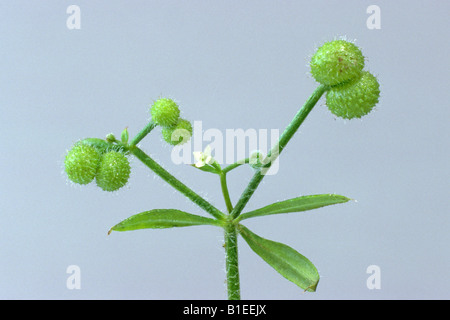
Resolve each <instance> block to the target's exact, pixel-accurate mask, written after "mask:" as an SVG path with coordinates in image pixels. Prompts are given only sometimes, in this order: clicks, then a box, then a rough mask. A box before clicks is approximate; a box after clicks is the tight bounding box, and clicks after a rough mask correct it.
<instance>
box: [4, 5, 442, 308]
mask: <svg viewBox="0 0 450 320" xmlns="http://www.w3.org/2000/svg"><path fill="white" fill-rule="evenodd" d="M73 5H74V6H73ZM371 5H376V7H371V8H369V7H370V6H371ZM373 8H378V9H379V11H378V13H379V15H378V18H377V19H378V20H376V19H375V18H376V17H374V16H372V15H373V14H374V12H375V11H376V10H375V11H373V10H371V9H373ZM368 9H369V10H368ZM449 9H450V5H449V2H448V1H433V2H425V1H375V2H369V1H359V0H358V1H314V2H311V1H253V0H250V1H166V0H164V1H94V2H93V1H81V0H80V1H73V2H72V1H70V2H69V1H60V0H58V1H39V2H37V1H34V2H32V1H1V3H0V39H1V44H0V66H1V69H0V70H1V72H0V82H1V83H0V108H1V117H0V122H1V123H0V125H1V132H2V139H1V140H2V142H1V146H2V152H1V154H0V159H1V160H0V161H1V169H0V174H1V179H0V181H1V182H0V298H2V299H226V297H227V296H226V287H225V282H224V281H225V271H224V268H225V256H224V250H223V247H222V244H223V232H222V230H221V229H220V228H216V227H211V226H197V227H190V228H177V229H166V230H139V231H134V232H123V233H119V232H113V233H112V234H111V235H109V236H108V235H107V232H108V230H109V228H110V227H111V226H113V225H114V224H116V223H117V222H119V221H121V220H122V219H124V218H127V217H129V216H131V215H133V214H136V213H139V212H142V211H146V210H150V209H156V208H174V209H179V210H184V211H187V212H190V213H193V214H199V215H205V216H207V214H206V213H204V212H203V211H202V210H201V209H200V208H198V207H197V206H195V205H194V204H192V203H191V202H190V201H189V200H187V199H186V198H184V197H183V196H181V195H180V194H179V193H178V192H176V191H175V190H174V189H173V188H172V187H170V186H169V185H167V184H166V183H165V182H163V181H162V180H161V179H160V178H158V177H155V175H154V174H153V173H152V172H150V171H149V170H148V169H147V168H146V167H145V166H144V165H143V164H142V163H140V162H139V161H137V160H136V159H132V161H131V162H132V176H131V178H130V180H129V184H128V185H127V187H125V188H123V189H121V190H120V191H119V192H116V193H113V194H111V193H107V192H103V191H102V190H100V189H99V188H97V187H96V186H95V183H94V184H91V185H89V186H86V187H80V186H75V185H73V184H71V183H69V182H68V181H67V178H66V175H65V174H64V169H63V161H64V155H65V153H66V150H68V149H69V148H70V147H71V146H72V144H73V143H74V142H75V141H76V140H78V139H82V138H87V137H98V138H103V137H105V135H106V134H108V133H111V132H112V133H114V134H116V135H117V136H119V135H120V132H121V131H122V130H123V129H124V128H125V127H128V130H129V132H130V136H134V135H135V134H136V133H137V132H138V131H139V130H141V129H142V128H143V127H144V126H145V124H146V123H147V121H148V120H149V119H150V114H149V107H150V105H151V104H152V102H153V101H154V100H155V99H157V98H159V97H170V98H173V99H175V100H176V101H177V102H178V103H179V105H180V108H181V112H182V116H183V117H185V118H187V119H189V120H191V121H201V124H202V130H203V131H202V132H196V135H197V138H198V137H199V138H198V139H200V141H201V142H202V143H201V148H204V147H206V145H207V144H208V143H209V142H211V141H208V139H211V137H209V138H208V137H206V136H205V135H203V133H205V132H208V130H213V131H209V132H210V133H211V132H216V133H217V132H221V133H223V137H222V138H223V139H224V141H223V142H224V145H225V143H226V141H225V139H226V137H225V132H226V130H227V129H229V130H230V129H243V130H257V131H259V130H262V131H264V130H266V131H267V132H271V130H278V131H279V132H280V133H281V132H282V131H283V130H284V128H285V127H286V126H287V125H288V124H289V122H290V121H291V119H292V117H293V116H294V115H295V113H296V112H297V110H298V109H299V108H300V107H301V105H302V104H303V103H304V102H305V100H306V99H307V98H308V97H309V96H310V94H311V93H312V92H313V91H314V89H315V88H316V87H317V83H316V82H315V81H314V79H313V78H312V77H311V76H310V74H309V67H308V63H309V59H310V57H311V55H312V54H313V53H314V52H315V50H316V48H317V47H318V46H319V45H320V44H322V43H323V42H324V41H329V40H333V39H336V38H339V37H343V36H345V37H346V38H347V39H348V40H351V41H355V43H356V44H357V45H359V46H360V48H361V49H362V51H363V54H364V55H365V56H366V57H367V61H366V66H365V69H366V70H369V71H371V72H372V73H373V74H375V75H376V76H377V77H378V78H379V81H380V85H381V97H380V102H379V104H378V105H377V106H376V109H375V110H374V111H373V112H372V113H370V114H369V115H368V116H366V117H364V118H362V119H361V120H359V119H356V120H351V121H348V120H347V121H346V120H343V119H340V118H336V117H334V116H333V115H332V114H331V113H330V112H329V111H328V110H327V108H326V106H325V101H324V98H322V99H321V100H320V102H319V103H318V105H317V106H316V107H315V108H314V109H313V111H312V112H311V114H310V115H309V116H308V118H307V119H306V121H305V122H304V124H303V126H302V127H301V128H300V130H299V131H298V132H297V133H296V135H295V136H294V137H293V139H292V140H291V141H290V143H289V144H288V146H287V148H286V149H285V151H284V152H283V153H282V154H281V158H280V161H279V168H278V171H277V173H276V174H274V175H271V176H267V177H265V179H264V180H263V183H262V184H261V185H260V187H259V188H258V189H257V191H256V192H255V194H254V196H253V197H252V198H251V200H250V202H249V203H248V206H247V207H246V210H251V209H256V208H259V207H262V206H265V205H267V204H270V203H273V202H276V201H280V200H284V199H288V198H293V197H297V196H300V195H308V194H318V193H337V194H341V195H345V196H347V197H350V198H352V199H355V200H356V201H351V202H348V203H345V204H340V205H335V206H330V207H325V208H321V209H317V210H314V211H309V212H303V213H290V214H285V215H274V216H266V217H260V218H255V219H252V220H246V221H245V225H246V226H247V227H248V228H250V229H251V230H252V231H253V232H255V233H257V234H258V235H260V236H262V237H265V238H268V239H271V240H274V241H279V242H283V243H286V244H288V245H289V246H291V247H293V248H294V249H296V250H297V251H299V252H300V253H302V254H303V255H305V256H306V257H308V258H309V259H310V260H311V261H312V262H313V263H314V264H315V265H316V267H317V269H318V270H319V273H320V275H321V280H320V282H319V285H318V287H317V292H315V293H304V292H303V290H302V289H300V288H298V287H297V286H296V285H294V284H292V283H291V282H289V281H287V280H286V279H284V278H282V277H281V276H280V275H279V274H278V273H277V272H276V271H274V270H273V269H272V268H271V267H270V266H269V265H267V264H266V263H265V262H264V261H263V260H262V259H261V258H260V257H259V256H257V255H256V254H255V253H254V252H253V251H251V249H250V248H249V247H248V246H247V244H246V243H245V242H244V241H243V240H242V238H240V239H239V254H240V255H239V263H240V272H241V274H240V275H241V294H242V298H243V299H299V300H303V299H448V298H450V296H449V290H448V288H449V287H450V279H449V277H448V270H449V267H450V263H449V241H450V237H449V232H448V231H449V190H450V188H449V187H450V185H449V180H450V179H449V178H450V175H449V155H450V152H449V140H448V137H449V135H450V132H449V131H450V130H449V116H450V111H449V110H450V109H449V103H448V102H449V100H450V94H449V90H448V88H449V83H448V70H449V67H450V66H449V59H448V52H449V50H450V47H449V42H448V39H449V30H450V28H449V22H448V12H449ZM374 19H375V20H374ZM198 135H199V136H198ZM207 138H208V139H207ZM214 138H215V139H220V137H219V138H217V136H216V137H214ZM140 146H141V148H142V149H143V150H144V151H146V152H148V153H149V154H150V155H151V156H152V157H154V159H156V160H157V161H158V162H159V163H161V164H162V165H163V166H164V167H165V168H166V169H167V170H169V171H170V172H172V173H173V174H174V175H175V176H176V177H177V178H179V179H180V180H181V181H183V182H184V183H185V184H187V185H188V186H190V187H191V188H192V189H194V190H195V191H196V192H198V193H199V194H201V195H202V196H204V197H205V198H206V199H207V200H208V201H210V202H211V203H213V204H215V205H216V206H217V207H218V208H219V209H221V210H225V204H224V202H223V199H222V195H221V192H220V186H219V181H218V179H217V177H216V176H213V175H211V174H208V173H204V172H201V171H199V170H196V169H194V168H192V167H189V166H188V165H187V164H175V163H174V162H173V161H172V155H171V152H172V148H171V147H169V146H168V145H167V144H165V143H164V142H163V141H162V139H161V136H160V129H159V128H157V129H155V130H154V131H153V132H152V133H151V134H150V136H148V137H147V138H146V139H145V140H143V141H142V142H141V143H140ZM191 151H200V150H191ZM235 160H238V159H235ZM192 161H194V159H193V158H192ZM251 176H252V170H251V169H250V168H249V167H248V166H243V167H240V168H237V169H235V171H232V172H230V173H229V175H228V182H229V188H230V194H231V198H232V201H233V203H236V201H237V199H238V198H239V196H240V194H241V192H242V191H243V189H244V188H245V186H246V185H247V183H248V181H249V179H250V178H251ZM375 273H377V274H378V276H379V277H378V281H379V283H377V284H379V286H375V288H374V287H373V286H374V284H375V282H374V278H371V277H372V276H373V275H374V274H375ZM75 274H78V276H79V277H78V278H77V279H78V280H79V282H78V283H77V284H79V287H77V286H75V287H74V286H73V285H74V284H75V282H71V281H72V280H73V278H71V276H73V275H75ZM77 279H75V280H77Z"/></svg>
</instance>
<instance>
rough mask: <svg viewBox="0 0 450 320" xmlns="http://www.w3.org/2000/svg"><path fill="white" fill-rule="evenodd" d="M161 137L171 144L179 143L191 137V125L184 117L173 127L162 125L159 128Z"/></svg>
mask: <svg viewBox="0 0 450 320" xmlns="http://www.w3.org/2000/svg"><path fill="white" fill-rule="evenodd" d="M161 134H162V136H163V139H164V140H165V141H166V142H167V143H169V144H171V145H173V146H176V145H181V144H184V143H186V142H188V141H189V139H190V138H191V137H192V125H191V123H190V122H189V121H187V120H185V119H180V120H179V121H178V122H177V124H176V125H175V126H173V127H164V128H162V130H161Z"/></svg>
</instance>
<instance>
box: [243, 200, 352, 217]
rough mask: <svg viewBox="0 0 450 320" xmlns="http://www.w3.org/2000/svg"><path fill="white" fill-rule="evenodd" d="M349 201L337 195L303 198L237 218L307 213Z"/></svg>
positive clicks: (272, 205)
mask: <svg viewBox="0 0 450 320" xmlns="http://www.w3.org/2000/svg"><path fill="white" fill-rule="evenodd" d="M349 200H350V199H349V198H347V197H344V196H340V195H337V194H317V195H311V196H302V197H297V198H293V199H289V200H285V201H280V202H275V203H272V204H270V205H268V206H265V207H263V208H260V209H256V210H253V211H249V212H245V213H243V214H241V215H240V216H239V217H238V218H237V221H240V220H244V219H248V218H253V217H260V216H267V215H270V214H278V213H289V212H300V211H307V210H312V209H317V208H320V207H325V206H329V205H332V204H338V203H344V202H347V201H349Z"/></svg>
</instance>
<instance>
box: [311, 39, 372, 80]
mask: <svg viewBox="0 0 450 320" xmlns="http://www.w3.org/2000/svg"><path fill="white" fill-rule="evenodd" d="M310 67H311V74H312V76H313V77H314V79H316V81H317V82H320V83H321V84H324V85H328V86H334V85H337V84H340V83H343V82H346V81H349V80H352V79H356V78H359V77H360V76H361V72H362V70H363V68H364V56H363V55H362V53H361V50H360V49H359V48H358V47H357V46H356V45H355V44H353V43H351V42H348V41H345V40H334V41H330V42H326V43H325V44H323V45H322V46H321V47H320V48H319V49H317V51H316V53H315V54H314V55H313V57H312V58H311V62H310Z"/></svg>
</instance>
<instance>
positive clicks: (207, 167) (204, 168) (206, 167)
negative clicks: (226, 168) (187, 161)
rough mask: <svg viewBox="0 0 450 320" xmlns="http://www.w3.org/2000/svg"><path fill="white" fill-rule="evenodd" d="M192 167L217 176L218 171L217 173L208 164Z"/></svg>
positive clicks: (193, 165)
mask: <svg viewBox="0 0 450 320" xmlns="http://www.w3.org/2000/svg"><path fill="white" fill-rule="evenodd" d="M191 166H192V167H194V168H196V169H199V170H202V171H205V172H211V173H215V174H219V173H220V171H218V170H217V169H216V168H214V167H213V166H211V165H209V164H205V165H204V166H201V167H196V166H195V164H191Z"/></svg>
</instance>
